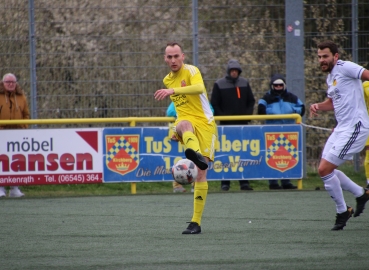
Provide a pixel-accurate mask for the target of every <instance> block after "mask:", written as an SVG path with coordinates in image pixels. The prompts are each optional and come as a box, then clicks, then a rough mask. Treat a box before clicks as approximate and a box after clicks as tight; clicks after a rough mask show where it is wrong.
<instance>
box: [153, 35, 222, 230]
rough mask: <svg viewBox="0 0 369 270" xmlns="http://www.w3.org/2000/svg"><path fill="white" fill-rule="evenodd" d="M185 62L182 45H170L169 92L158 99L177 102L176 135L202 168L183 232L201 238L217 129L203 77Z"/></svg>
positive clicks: (166, 57)
mask: <svg viewBox="0 0 369 270" xmlns="http://www.w3.org/2000/svg"><path fill="white" fill-rule="evenodd" d="M184 59H185V55H184V53H183V51H182V47H181V46H180V45H179V44H178V43H176V42H172V43H168V44H167V46H166V48H165V54H164V61H165V62H166V63H167V65H168V66H169V68H170V70H171V72H170V73H169V74H168V75H167V76H166V77H165V78H164V80H163V82H164V85H165V86H166V87H167V88H166V89H159V90H157V91H156V92H155V94H154V97H155V99H156V100H163V99H164V98H166V97H168V96H169V97H170V99H171V100H172V101H173V102H174V106H175V109H176V111H177V119H176V121H175V123H174V132H175V133H174V134H175V136H176V137H177V139H178V140H179V141H180V142H181V143H182V144H184V145H185V148H186V150H185V155H186V158H187V159H189V160H192V161H193V162H194V163H195V164H196V166H197V167H198V168H199V173H198V176H197V179H196V184H195V190H194V211H193V216H192V219H191V222H189V223H190V224H189V225H188V227H187V229H186V230H184V231H183V232H182V234H198V233H201V217H202V213H203V211H204V207H205V202H206V196H207V193H208V182H207V180H206V173H207V169H208V162H209V161H213V160H214V150H215V143H216V140H217V127H216V123H215V121H214V116H213V113H212V111H211V108H210V104H209V100H208V97H207V93H206V89H205V84H204V81H203V79H202V76H201V73H200V71H199V69H198V68H197V67H195V66H192V65H188V64H185V63H184Z"/></svg>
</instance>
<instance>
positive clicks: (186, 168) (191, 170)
mask: <svg viewBox="0 0 369 270" xmlns="http://www.w3.org/2000/svg"><path fill="white" fill-rule="evenodd" d="M197 173H198V171H197V167H196V165H195V163H193V162H192V161H191V160H189V159H181V160H179V161H178V162H177V163H176V164H174V166H173V167H172V175H173V179H174V181H176V182H177V183H178V184H181V185H188V184H191V183H192V182H195V181H196V178H197Z"/></svg>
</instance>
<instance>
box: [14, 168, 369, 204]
mask: <svg viewBox="0 0 369 270" xmlns="http://www.w3.org/2000/svg"><path fill="white" fill-rule="evenodd" d="M340 170H342V171H343V172H345V173H346V175H347V176H349V177H350V178H351V179H352V180H354V181H355V182H356V183H357V184H359V185H361V186H366V180H365V174H364V170H363V168H361V170H360V171H359V172H355V171H354V169H353V166H352V165H350V164H345V165H343V166H342V168H340ZM250 182H251V186H252V188H253V189H254V191H266V190H268V189H269V184H268V181H267V180H265V181H264V180H251V181H250ZM292 183H294V184H295V185H297V181H296V180H292ZM302 184H303V190H315V189H316V188H320V189H324V187H323V183H322V180H321V179H320V177H319V175H318V173H317V172H316V170H313V169H311V168H309V169H308V172H307V177H306V178H304V179H303V182H302ZM21 189H22V191H23V192H24V193H25V194H26V196H27V197H64V196H99V195H104V196H108V195H129V194H131V184H130V183H114V184H113V183H108V184H76V185H42V186H24V187H21ZM187 190H188V191H190V188H187ZM136 191H137V194H166V193H172V192H173V189H172V183H171V182H160V183H159V182H145V183H137V188H136ZM209 192H220V182H219V181H209ZM229 192H245V191H240V190H239V183H238V181H232V183H231V188H230V190H229ZM246 192H249V191H246Z"/></svg>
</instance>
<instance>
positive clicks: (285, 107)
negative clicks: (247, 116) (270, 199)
mask: <svg viewBox="0 0 369 270" xmlns="http://www.w3.org/2000/svg"><path fill="white" fill-rule="evenodd" d="M291 113H298V114H299V115H301V116H303V115H304V113H305V105H304V104H303V103H302V101H301V100H300V99H299V98H298V97H297V96H296V95H294V94H292V93H290V92H288V91H287V86H286V80H285V79H284V77H283V76H282V75H281V74H275V75H273V76H272V77H271V80H270V91H269V92H267V93H266V94H265V95H264V96H263V97H262V98H261V99H260V100H259V103H258V114H291ZM265 122H266V124H274V125H276V124H277V125H278V124H282V125H284V124H294V123H295V120H294V119H275V120H274V119H273V120H266V121H265ZM281 185H282V186H280V185H279V184H278V180H269V189H282V188H283V189H296V188H297V187H296V186H294V185H293V184H292V183H291V181H290V180H289V179H284V180H281Z"/></svg>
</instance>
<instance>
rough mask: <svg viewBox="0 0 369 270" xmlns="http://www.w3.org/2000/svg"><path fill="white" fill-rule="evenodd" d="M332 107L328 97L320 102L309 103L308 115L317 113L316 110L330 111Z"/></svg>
mask: <svg viewBox="0 0 369 270" xmlns="http://www.w3.org/2000/svg"><path fill="white" fill-rule="evenodd" d="M333 109H334V107H333V102H332V99H330V98H328V99H326V100H324V101H323V102H320V103H314V104H311V105H310V117H314V116H317V115H319V114H318V111H332V110H333Z"/></svg>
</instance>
